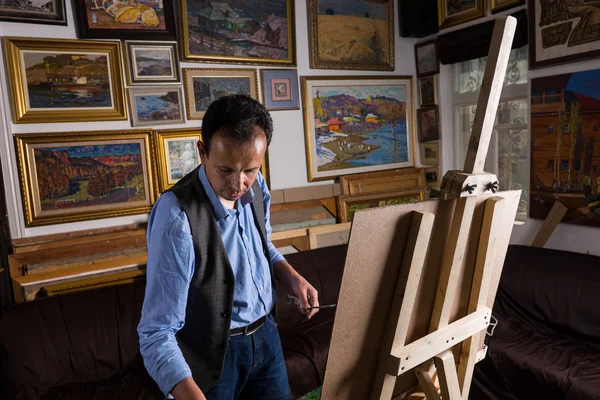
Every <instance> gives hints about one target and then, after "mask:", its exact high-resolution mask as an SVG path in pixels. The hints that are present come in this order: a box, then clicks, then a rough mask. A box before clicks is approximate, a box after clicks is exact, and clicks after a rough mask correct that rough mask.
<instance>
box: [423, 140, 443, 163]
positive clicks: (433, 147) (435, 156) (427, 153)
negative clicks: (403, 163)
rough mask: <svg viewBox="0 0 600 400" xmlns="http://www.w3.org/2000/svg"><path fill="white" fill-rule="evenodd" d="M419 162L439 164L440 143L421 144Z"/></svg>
mask: <svg viewBox="0 0 600 400" xmlns="http://www.w3.org/2000/svg"><path fill="white" fill-rule="evenodd" d="M421 164H424V165H433V166H437V165H440V144H439V143H437V142H436V143H423V144H421Z"/></svg>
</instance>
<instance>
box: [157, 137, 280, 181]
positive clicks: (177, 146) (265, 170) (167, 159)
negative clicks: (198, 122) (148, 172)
mask: <svg viewBox="0 0 600 400" xmlns="http://www.w3.org/2000/svg"><path fill="white" fill-rule="evenodd" d="M198 140H202V128H199V127H198V128H178V129H161V130H156V131H154V142H155V147H154V148H155V149H156V157H155V159H156V160H157V163H158V185H159V191H160V192H161V193H162V192H164V191H165V190H168V189H170V188H172V187H173V186H174V185H175V184H176V183H177V182H178V181H179V179H181V178H183V177H184V176H185V175H186V174H187V173H188V172H191V171H192V170H193V169H194V168H196V167H197V166H198V165H199V164H200V154H198V146H197V141H198ZM188 143H189V144H192V148H191V149H183V150H182V149H181V147H182V146H185V147H186V148H187V147H188V146H187V145H188ZM186 150H187V151H188V153H186V155H185V157H184V154H183V153H184V152H185V151H186ZM190 150H192V153H191V154H190V153H189V151H190ZM172 154H174V155H176V156H178V157H179V159H177V160H176V159H173V160H172V159H171V155H172ZM182 159H183V160H182ZM180 164H181V165H180ZM180 169H181V172H180V171H179V170H180ZM260 172H261V173H262V174H263V177H264V178H265V181H266V182H267V186H268V185H269V156H268V150H267V153H265V158H264V159H263V162H262V164H261V167H260Z"/></svg>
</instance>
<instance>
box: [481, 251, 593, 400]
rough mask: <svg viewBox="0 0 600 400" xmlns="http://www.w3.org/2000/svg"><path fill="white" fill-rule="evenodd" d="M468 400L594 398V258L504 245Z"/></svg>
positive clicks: (571, 399)
mask: <svg viewBox="0 0 600 400" xmlns="http://www.w3.org/2000/svg"><path fill="white" fill-rule="evenodd" d="M492 314H493V315H494V317H496V318H497V320H498V325H497V327H496V329H495V330H494V332H493V336H491V337H488V339H487V344H488V352H487V357H486V358H485V359H484V360H482V361H481V362H479V363H478V364H477V365H476V366H475V373H474V377H473V384H472V386H471V396H470V398H471V400H505V399H506V400H508V399H519V400H520V399H523V400H530V399H543V400H559V399H560V400H563V399H566V400H592V399H600V257H594V256H590V255H585V254H577V253H571V252H566V251H557V250H549V249H539V248H534V247H527V246H510V247H509V251H508V254H507V257H506V261H505V263H504V270H503V272H502V277H501V279H500V286H499V288H498V294H497V296H496V301H495V303H494V308H493V311H492Z"/></svg>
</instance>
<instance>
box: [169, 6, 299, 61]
mask: <svg viewBox="0 0 600 400" xmlns="http://www.w3.org/2000/svg"><path fill="white" fill-rule="evenodd" d="M180 4H181V15H182V31H181V38H182V46H183V58H184V59H185V60H186V61H204V62H223V63H236V64H237V63H247V64H271V65H279V66H285V65H288V66H290V65H296V56H295V53H296V51H295V48H294V46H295V43H294V35H295V27H294V8H295V6H294V1H293V0H269V1H265V0H244V1H232V0H229V1H219V2H217V1H196V0H184V1H182V2H181V3H180Z"/></svg>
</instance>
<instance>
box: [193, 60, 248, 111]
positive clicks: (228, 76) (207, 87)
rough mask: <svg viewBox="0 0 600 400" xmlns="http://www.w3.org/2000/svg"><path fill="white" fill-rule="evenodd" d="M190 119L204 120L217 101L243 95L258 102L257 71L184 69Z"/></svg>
mask: <svg viewBox="0 0 600 400" xmlns="http://www.w3.org/2000/svg"><path fill="white" fill-rule="evenodd" d="M184 74H185V91H186V94H185V95H186V100H187V107H188V119H202V116H203V115H204V113H205V112H206V110H207V109H208V106H209V105H210V104H211V103H212V102H213V101H215V100H217V99H219V98H221V97H223V96H227V95H231V94H243V95H246V96H250V97H252V98H254V99H256V100H258V99H257V93H258V83H257V76H256V70H252V69H248V70H244V69H240V70H235V69H223V70H216V69H215V70H212V69H184Z"/></svg>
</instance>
